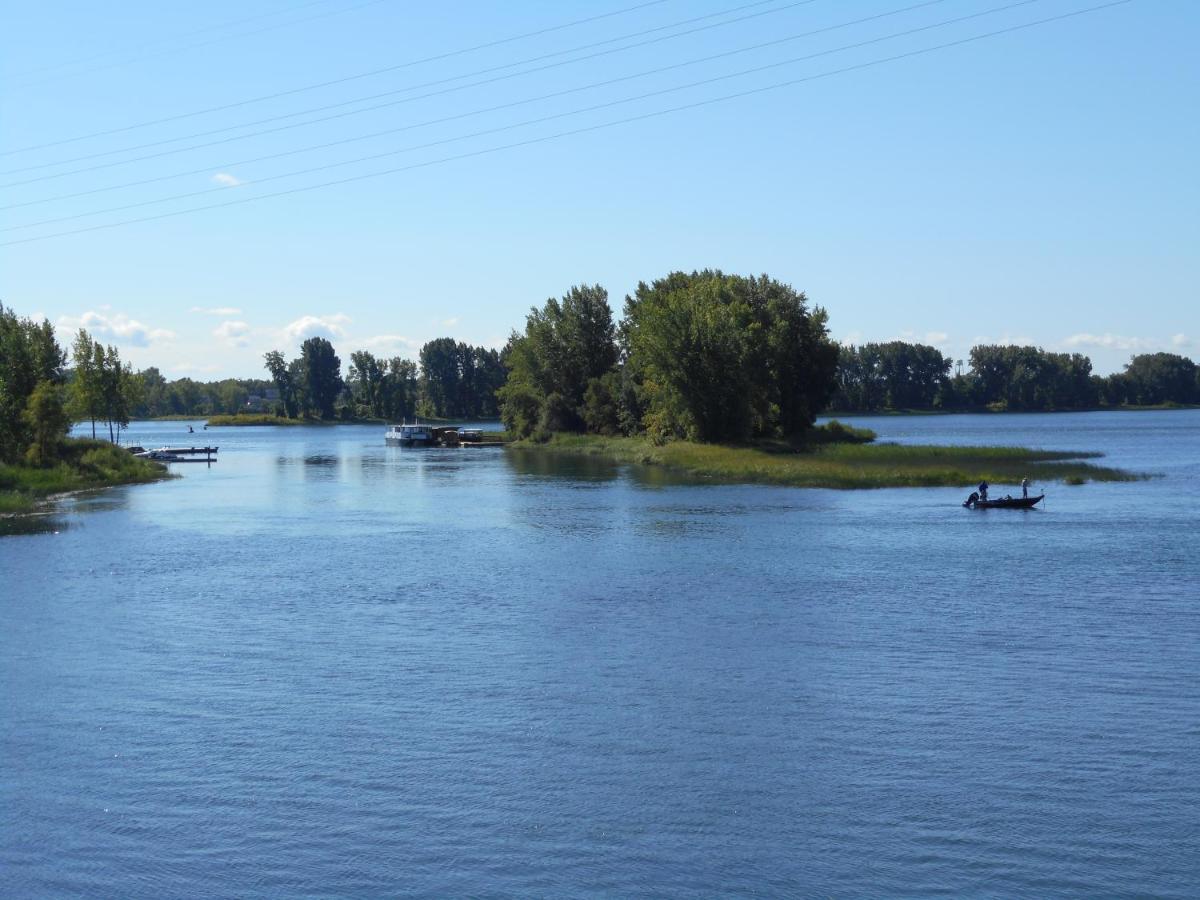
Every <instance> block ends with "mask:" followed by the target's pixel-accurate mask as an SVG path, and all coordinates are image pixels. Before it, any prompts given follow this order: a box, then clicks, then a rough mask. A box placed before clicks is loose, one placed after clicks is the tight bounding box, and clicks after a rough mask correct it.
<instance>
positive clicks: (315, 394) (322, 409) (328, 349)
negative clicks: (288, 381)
mask: <svg viewBox="0 0 1200 900" xmlns="http://www.w3.org/2000/svg"><path fill="white" fill-rule="evenodd" d="M300 359H301V360H302V362H303V366H304V385H305V387H306V389H307V390H306V393H307V395H308V399H309V401H310V402H311V404H312V407H313V408H314V409H315V410H316V412H318V413H319V414H320V416H321V418H322V419H332V418H333V416H334V404H335V403H336V401H337V397H338V394H339V393H340V392H341V390H342V361H341V360H340V359H338V356H337V354H336V353H334V351H333V344H331V343H329V341H327V340H326V339H325V338H323V337H311V338H309V339H308V340H306V341H305V342H304V343H303V344H301V345H300Z"/></svg>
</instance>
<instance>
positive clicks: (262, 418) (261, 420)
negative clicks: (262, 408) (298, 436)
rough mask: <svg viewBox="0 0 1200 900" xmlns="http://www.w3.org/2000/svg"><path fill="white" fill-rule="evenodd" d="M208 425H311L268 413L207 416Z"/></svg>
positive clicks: (300, 420)
mask: <svg viewBox="0 0 1200 900" xmlns="http://www.w3.org/2000/svg"><path fill="white" fill-rule="evenodd" d="M208 424H209V425H211V426H213V427H220V426H226V425H313V424H319V423H315V422H310V421H309V420H308V419H289V418H287V417H286V416H273V415H270V414H269V413H261V414H259V413H252V414H249V415H236V416H209V417H208Z"/></svg>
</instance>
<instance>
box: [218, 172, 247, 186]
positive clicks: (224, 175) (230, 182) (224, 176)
mask: <svg viewBox="0 0 1200 900" xmlns="http://www.w3.org/2000/svg"><path fill="white" fill-rule="evenodd" d="M212 183H213V184H215V185H219V186H220V187H237V186H238V185H239V184H241V183H242V180H241V179H240V178H238V177H237V176H236V175H230V174H229V173H228V172H218V173H217V174H216V175H214V176H213V177H212Z"/></svg>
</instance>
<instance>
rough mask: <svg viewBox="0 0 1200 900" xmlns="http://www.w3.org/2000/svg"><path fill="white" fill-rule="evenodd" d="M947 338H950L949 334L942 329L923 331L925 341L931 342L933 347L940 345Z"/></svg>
mask: <svg viewBox="0 0 1200 900" xmlns="http://www.w3.org/2000/svg"><path fill="white" fill-rule="evenodd" d="M948 340H950V335H948V334H946V332H944V331H927V332H925V343H927V344H932V345H933V346H934V347H940V346H942V344H944V343H946V342H947V341H948Z"/></svg>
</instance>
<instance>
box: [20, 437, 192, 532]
mask: <svg viewBox="0 0 1200 900" xmlns="http://www.w3.org/2000/svg"><path fill="white" fill-rule="evenodd" d="M63 446H64V450H65V451H66V454H67V455H66V457H65V458H63V459H60V460H58V461H57V463H56V464H55V465H53V466H47V467H37V466H28V465H25V464H16V465H9V464H0V516H25V515H36V514H38V513H39V512H40V511H42V509H43V507H45V506H46V505H47V504H50V503H53V502H55V501H56V500H59V499H62V498H64V497H69V496H71V495H73V494H78V493H82V492H85V491H93V490H105V489H107V488H113V487H122V486H124V485H129V484H153V483H155V482H158V481H166V480H169V479H171V478H176V477H178V476H177V475H174V474H173V473H171V472H170V471H169V470H168V469H167V467H166V466H164V465H163V464H162V463H158V462H155V461H153V460H148V459H140V458H138V457H135V456H134V455H133V454H131V453H130V452H129V451H128V450H126V449H125V448H123V447H118V446H116V445H114V444H109V443H108V442H106V441H92V440H90V439H75V440H69V441H67V442H66V443H65V444H64V445H63Z"/></svg>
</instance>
